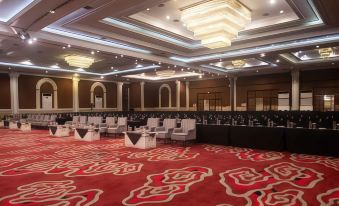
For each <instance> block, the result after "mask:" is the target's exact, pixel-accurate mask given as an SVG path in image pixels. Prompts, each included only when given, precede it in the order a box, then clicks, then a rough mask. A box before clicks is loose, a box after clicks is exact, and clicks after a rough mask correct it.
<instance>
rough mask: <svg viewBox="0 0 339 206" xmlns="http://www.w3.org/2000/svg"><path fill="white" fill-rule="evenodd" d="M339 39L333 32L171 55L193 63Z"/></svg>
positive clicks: (179, 59) (325, 42)
mask: <svg viewBox="0 0 339 206" xmlns="http://www.w3.org/2000/svg"><path fill="white" fill-rule="evenodd" d="M337 41H339V34H333V35H326V36H318V37H313V38H308V39H300V40H294V41H287V42H281V43H277V44H271V45H264V46H260V47H252V48H247V49H240V50H233V51H228V52H224V53H216V54H211V55H204V56H197V57H188V58H186V57H178V56H172V57H170V59H172V60H176V61H180V62H184V63H193V62H201V61H208V60H214V59H220V58H232V57H238V56H242V55H252V54H260V53H269V52H272V51H279V50H282V49H293V48H296V47H302V46H310V45H317V44H327V43H332V42H337Z"/></svg>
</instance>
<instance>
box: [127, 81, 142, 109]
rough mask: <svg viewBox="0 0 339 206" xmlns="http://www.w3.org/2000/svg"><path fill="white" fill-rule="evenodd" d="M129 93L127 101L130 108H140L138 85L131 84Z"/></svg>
mask: <svg viewBox="0 0 339 206" xmlns="http://www.w3.org/2000/svg"><path fill="white" fill-rule="evenodd" d="M129 89H130V90H129V91H130V95H129V101H130V108H131V109H134V108H140V107H141V105H140V100H141V99H140V98H141V97H140V92H141V90H140V83H139V82H138V83H131V84H130V85H129Z"/></svg>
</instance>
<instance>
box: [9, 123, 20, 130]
mask: <svg viewBox="0 0 339 206" xmlns="http://www.w3.org/2000/svg"><path fill="white" fill-rule="evenodd" d="M9 129H19V128H18V124H17V123H16V122H9Z"/></svg>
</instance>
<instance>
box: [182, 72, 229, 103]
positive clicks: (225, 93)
mask: <svg viewBox="0 0 339 206" xmlns="http://www.w3.org/2000/svg"><path fill="white" fill-rule="evenodd" d="M228 85H229V81H228V80H227V79H214V80H201V81H192V82H190V104H189V105H190V107H192V106H193V104H197V95H198V94H199V93H208V92H211V93H214V92H218V93H219V92H220V93H222V97H223V98H222V100H221V101H222V103H221V104H222V106H229V105H230V89H229V87H228Z"/></svg>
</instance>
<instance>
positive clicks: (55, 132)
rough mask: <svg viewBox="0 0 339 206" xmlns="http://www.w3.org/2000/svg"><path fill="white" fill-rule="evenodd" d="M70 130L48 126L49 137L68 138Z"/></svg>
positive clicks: (57, 126) (65, 127)
mask: <svg viewBox="0 0 339 206" xmlns="http://www.w3.org/2000/svg"><path fill="white" fill-rule="evenodd" d="M69 133H70V129H69V127H68V126H63V125H52V126H49V135H50V136H55V137H69Z"/></svg>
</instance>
